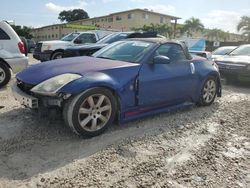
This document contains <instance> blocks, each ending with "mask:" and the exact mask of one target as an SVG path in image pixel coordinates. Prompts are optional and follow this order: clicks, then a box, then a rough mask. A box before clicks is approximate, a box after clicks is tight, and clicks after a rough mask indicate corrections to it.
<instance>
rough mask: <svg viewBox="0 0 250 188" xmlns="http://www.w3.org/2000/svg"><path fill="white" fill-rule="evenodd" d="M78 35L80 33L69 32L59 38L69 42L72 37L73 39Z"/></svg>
mask: <svg viewBox="0 0 250 188" xmlns="http://www.w3.org/2000/svg"><path fill="white" fill-rule="evenodd" d="M78 35H80V33H70V34H68V35H66V36H65V37H63V38H62V39H61V40H62V41H68V42H70V41H72V40H73V39H75V38H76V37H77V36H78Z"/></svg>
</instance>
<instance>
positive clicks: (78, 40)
mask: <svg viewBox="0 0 250 188" xmlns="http://www.w3.org/2000/svg"><path fill="white" fill-rule="evenodd" d="M74 43H75V44H82V40H80V39H75V40H74Z"/></svg>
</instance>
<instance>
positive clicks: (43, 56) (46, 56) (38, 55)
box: [33, 50, 53, 61]
mask: <svg viewBox="0 0 250 188" xmlns="http://www.w3.org/2000/svg"><path fill="white" fill-rule="evenodd" d="M52 53H53V51H52V50H47V51H44V52H36V51H34V52H33V57H34V58H35V59H37V60H40V61H49V60H50V57H51V54H52Z"/></svg>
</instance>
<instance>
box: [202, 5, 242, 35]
mask: <svg viewBox="0 0 250 188" xmlns="http://www.w3.org/2000/svg"><path fill="white" fill-rule="evenodd" d="M241 13H242V11H239V12H235V11H225V10H212V11H210V12H209V13H208V14H207V17H206V18H203V19H201V21H202V23H203V24H204V25H205V27H207V28H210V29H213V28H219V29H222V30H224V31H229V32H234V33H235V32H237V29H236V27H237V24H238V23H239V21H240V18H241V16H242V14H241Z"/></svg>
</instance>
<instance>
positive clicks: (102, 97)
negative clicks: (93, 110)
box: [96, 95, 105, 107]
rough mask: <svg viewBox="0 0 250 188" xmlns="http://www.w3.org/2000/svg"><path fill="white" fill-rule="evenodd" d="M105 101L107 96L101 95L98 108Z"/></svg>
mask: <svg viewBox="0 0 250 188" xmlns="http://www.w3.org/2000/svg"><path fill="white" fill-rule="evenodd" d="M104 99H105V96H104V95H101V96H100V97H99V99H98V101H97V104H96V107H101V105H102V103H103V101H104Z"/></svg>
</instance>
